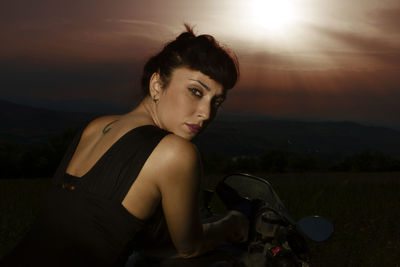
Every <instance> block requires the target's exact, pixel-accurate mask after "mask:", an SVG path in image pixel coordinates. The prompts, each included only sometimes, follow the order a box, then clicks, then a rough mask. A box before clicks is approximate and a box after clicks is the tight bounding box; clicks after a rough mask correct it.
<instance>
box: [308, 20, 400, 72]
mask: <svg viewBox="0 0 400 267" xmlns="http://www.w3.org/2000/svg"><path fill="white" fill-rule="evenodd" d="M312 28H313V30H314V31H316V32H318V33H319V34H321V35H324V36H327V37H329V38H331V39H332V40H335V41H337V42H339V43H341V44H344V45H346V46H347V47H348V48H350V49H351V50H352V51H351V50H350V51H346V49H342V50H338V51H335V52H333V53H336V55H337V56H340V54H342V55H344V56H346V55H347V56H356V57H360V56H364V57H366V58H372V59H374V60H377V61H378V62H380V63H384V64H387V65H388V66H394V67H396V68H397V67H400V49H399V48H398V46H396V45H394V44H393V42H392V41H390V40H387V39H383V38H381V37H378V36H376V35H375V36H374V37H370V36H366V35H362V34H359V33H356V32H349V31H343V30H337V29H335V28H330V27H322V26H316V25H314V26H312Z"/></svg>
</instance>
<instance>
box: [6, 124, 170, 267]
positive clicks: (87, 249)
mask: <svg viewBox="0 0 400 267" xmlns="http://www.w3.org/2000/svg"><path fill="white" fill-rule="evenodd" d="M82 133H83V132H82V131H80V132H79V133H78V135H77V136H76V137H75V138H74V140H73V142H72V144H71V146H70V147H69V149H68V151H67V153H66V154H65V156H64V158H63V160H62V162H61V164H60V166H59V168H58V170H57V172H56V175H55V176H54V180H53V183H54V185H53V187H52V189H51V190H50V192H49V194H48V195H47V197H46V199H45V201H44V205H43V206H42V209H41V211H40V214H39V215H38V219H37V221H36V222H35V224H34V225H33V227H32V229H31V230H30V231H29V232H28V234H27V235H26V237H25V238H24V240H23V242H21V243H20V245H19V246H18V247H17V249H16V250H14V252H13V253H12V254H11V255H10V256H9V257H8V262H9V264H10V265H12V266H18V265H21V266H25V264H26V266H29V265H36V264H37V265H54V266H62V265H69V266H71V265H72V266H77V265H82V266H88V265H93V264H94V265H96V266H101V265H111V264H115V263H117V262H119V263H120V264H123V263H124V262H125V261H126V258H127V257H128V256H129V253H131V249H132V247H134V246H135V244H134V243H135V236H136V234H138V233H139V232H140V231H141V230H142V229H143V226H144V221H143V220H141V219H139V218H137V217H135V216H134V215H132V214H131V213H130V212H128V210H127V209H126V208H125V207H124V206H123V205H122V201H123V200H124V198H125V196H126V194H127V193H128V191H129V190H130V188H131V185H132V184H133V182H134V181H135V179H136V177H137V176H138V174H139V172H140V171H141V169H142V167H143V165H144V164H145V162H146V160H147V158H148V157H149V155H150V154H151V153H152V151H153V150H154V148H155V147H156V146H157V144H158V143H159V142H160V141H161V139H162V138H163V137H164V136H166V135H167V134H168V132H166V131H164V130H161V129H159V128H157V127H155V126H151V125H145V126H139V127H136V128H134V129H132V130H129V131H128V132H126V133H125V134H123V135H122V136H121V137H119V139H118V140H117V141H116V142H114V143H112V144H111V145H110V146H109V147H108V149H106V151H105V152H104V153H103V154H102V155H100V157H97V159H96V161H95V163H94V164H93V165H92V166H91V167H90V168H89V169H88V170H87V171H86V170H85V167H86V166H84V165H82V167H83V168H81V169H79V168H75V170H84V171H85V173H83V174H82V176H75V175H73V174H75V173H77V172H72V173H68V171H67V167H68V165H69V164H68V163H69V162H70V160H71V158H72V156H73V154H75V153H74V152H75V151H76V150H77V147H78V146H79V145H78V144H79V143H80V140H81V139H82V136H83V134H82ZM82 140H84V139H82ZM81 144H84V143H81ZM88 147H90V146H86V148H88ZM81 148H85V146H81ZM81 151H85V149H83V150H81ZM75 155H76V156H77V158H80V156H81V155H80V154H79V153H76V154H75ZM95 156H96V155H94V157H93V158H94V159H95V158H96V157H95ZM79 162H83V161H82V158H81V159H80V161H79ZM70 166H72V167H71V169H74V168H73V166H74V165H70ZM76 166H77V167H78V165H76ZM79 167H81V166H79ZM78 173H79V172H78ZM136 241H137V240H136ZM60 259H62V262H60ZM6 262H7V261H6ZM35 263H36V264H35Z"/></svg>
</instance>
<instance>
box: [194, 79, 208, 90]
mask: <svg viewBox="0 0 400 267" xmlns="http://www.w3.org/2000/svg"><path fill="white" fill-rule="evenodd" d="M189 80H191V81H195V82H198V83H199V84H201V86H203V87H204V88H206V89H207V91H211V89H210V88H209V87H208V86H207V85H205V84H204V83H202V82H201V81H199V80H194V79H189Z"/></svg>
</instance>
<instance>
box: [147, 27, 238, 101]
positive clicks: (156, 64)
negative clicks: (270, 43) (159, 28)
mask: <svg viewBox="0 0 400 267" xmlns="http://www.w3.org/2000/svg"><path fill="white" fill-rule="evenodd" d="M185 27H186V31H185V32H183V33H181V34H180V35H179V36H178V37H177V38H176V39H175V40H173V41H171V42H169V43H167V44H166V45H165V46H164V48H163V49H162V50H161V52H159V53H158V54H157V55H155V56H153V57H151V58H150V59H149V61H147V63H146V64H145V66H144V68H143V75H142V80H141V86H142V90H143V93H144V94H145V95H148V94H149V82H150V78H151V75H152V74H153V73H155V72H157V73H159V75H160V77H161V81H162V82H163V87H167V86H168V84H169V82H170V78H171V74H172V72H173V70H174V69H176V68H178V67H188V68H190V69H192V70H197V71H200V72H202V73H203V74H205V75H207V76H208V77H210V78H211V79H213V80H214V81H216V82H218V83H220V84H221V85H222V87H223V88H224V91H226V90H228V89H231V88H232V87H233V86H234V85H235V84H236V82H237V80H238V77H239V63H238V61H237V58H236V56H235V54H234V53H233V52H231V51H230V50H229V49H227V48H223V47H222V46H220V45H219V43H218V42H217V41H216V40H215V39H214V37H212V36H211V35H207V34H203V35H199V36H195V35H194V33H193V29H192V28H191V27H190V26H189V25H187V24H185Z"/></svg>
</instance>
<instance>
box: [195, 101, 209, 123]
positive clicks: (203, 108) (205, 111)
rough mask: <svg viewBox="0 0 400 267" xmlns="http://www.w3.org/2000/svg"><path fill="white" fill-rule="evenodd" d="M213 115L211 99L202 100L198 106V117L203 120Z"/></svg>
mask: <svg viewBox="0 0 400 267" xmlns="http://www.w3.org/2000/svg"><path fill="white" fill-rule="evenodd" d="M210 116H211V101H207V100H205V101H202V102H201V103H200V104H199V107H198V117H200V118H201V119H202V121H207V120H209V119H210Z"/></svg>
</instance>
